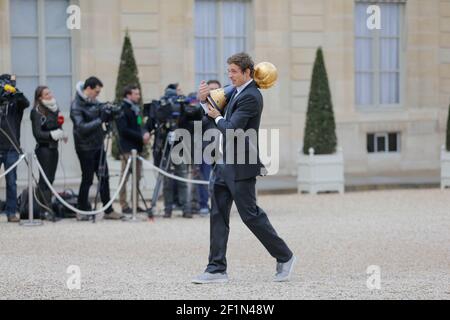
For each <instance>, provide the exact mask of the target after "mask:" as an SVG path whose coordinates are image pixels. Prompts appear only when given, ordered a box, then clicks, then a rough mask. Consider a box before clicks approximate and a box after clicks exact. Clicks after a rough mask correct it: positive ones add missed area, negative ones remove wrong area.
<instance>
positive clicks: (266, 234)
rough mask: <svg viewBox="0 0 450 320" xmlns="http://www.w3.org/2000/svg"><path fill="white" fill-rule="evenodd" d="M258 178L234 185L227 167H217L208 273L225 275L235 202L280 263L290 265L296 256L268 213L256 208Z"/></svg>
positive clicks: (214, 176)
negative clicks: (277, 231)
mask: <svg viewBox="0 0 450 320" xmlns="http://www.w3.org/2000/svg"><path fill="white" fill-rule="evenodd" d="M255 186H256V178H252V179H248V180H243V181H231V180H230V179H228V178H227V175H226V173H225V170H224V166H223V165H216V166H215V168H214V171H213V173H212V175H211V180H210V191H211V203H212V211H211V217H210V219H211V223H210V253H209V264H208V267H207V268H206V272H209V273H224V272H226V269H227V260H226V251H227V243H228V234H229V232H230V227H229V222H230V211H231V206H232V203H233V201H234V202H235V203H236V207H237V209H238V212H239V215H240V216H241V219H242V221H243V222H244V223H245V225H246V226H247V227H248V228H249V229H250V230H251V231H252V232H253V234H254V235H255V236H256V237H257V238H258V240H259V241H260V242H261V243H262V245H263V246H264V247H265V248H266V249H267V251H269V253H270V254H271V255H272V257H274V258H275V259H276V260H277V261H278V262H287V261H289V260H290V259H291V258H292V255H293V254H292V252H291V250H290V249H289V248H288V246H287V245H286V243H285V242H284V241H283V240H282V239H281V238H280V237H279V236H278V235H277V233H276V231H275V229H274V228H273V227H272V225H271V223H270V221H269V219H268V217H267V215H266V213H265V212H264V210H262V209H261V208H260V207H258V206H257V205H256V191H255V190H256V188H255Z"/></svg>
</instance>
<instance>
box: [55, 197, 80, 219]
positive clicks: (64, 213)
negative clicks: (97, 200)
mask: <svg viewBox="0 0 450 320" xmlns="http://www.w3.org/2000/svg"><path fill="white" fill-rule="evenodd" d="M58 194H59V196H60V197H61V198H63V200H64V201H65V202H67V203H68V204H70V205H71V206H73V207H75V208H77V207H78V195H76V194H75V192H73V190H65V191H64V192H61V193H58ZM52 209H53V212H55V215H56V217H58V218H60V219H73V218H76V216H77V214H76V213H75V212H73V211H72V210H70V209H68V208H66V207H65V206H64V205H63V204H62V203H61V202H60V201H59V200H58V199H56V197H53V200H52Z"/></svg>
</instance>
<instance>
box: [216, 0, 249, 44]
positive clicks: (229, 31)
mask: <svg viewBox="0 0 450 320" xmlns="http://www.w3.org/2000/svg"><path fill="white" fill-rule="evenodd" d="M246 9H247V5H246V1H223V5H222V13H223V19H222V29H223V35H224V36H225V37H227V36H232V37H236V36H245V35H246V21H247V19H246V16H247V10H246Z"/></svg>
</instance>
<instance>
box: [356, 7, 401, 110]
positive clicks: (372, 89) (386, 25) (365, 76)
mask: <svg viewBox="0 0 450 320" xmlns="http://www.w3.org/2000/svg"><path fill="white" fill-rule="evenodd" d="M404 2H405V1H404V0H394V1H392V0H389V1H363V0H361V1H357V2H356V9H355V70H356V77H355V79H356V88H355V90H356V95H355V96H356V104H357V105H358V106H374V107H378V106H392V105H398V104H400V99H401V97H400V94H401V57H402V49H401V38H402V17H403V9H404ZM373 4H376V5H378V6H379V7H380V9H381V29H380V30H376V29H375V30H369V28H368V27H367V20H368V18H369V15H368V14H367V8H368V6H369V5H373Z"/></svg>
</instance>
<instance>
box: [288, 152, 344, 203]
mask: <svg viewBox="0 0 450 320" xmlns="http://www.w3.org/2000/svg"><path fill="white" fill-rule="evenodd" d="M302 149H303V148H302ZM302 149H300V155H299V160H298V176H297V185H298V192H299V193H301V192H309V193H311V194H316V193H318V192H327V191H337V192H339V193H344V186H345V183H344V156H343V154H342V149H341V148H338V150H337V152H336V153H335V154H331V155H314V149H312V148H311V149H310V150H309V152H310V154H309V155H304V154H303V150H302Z"/></svg>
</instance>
